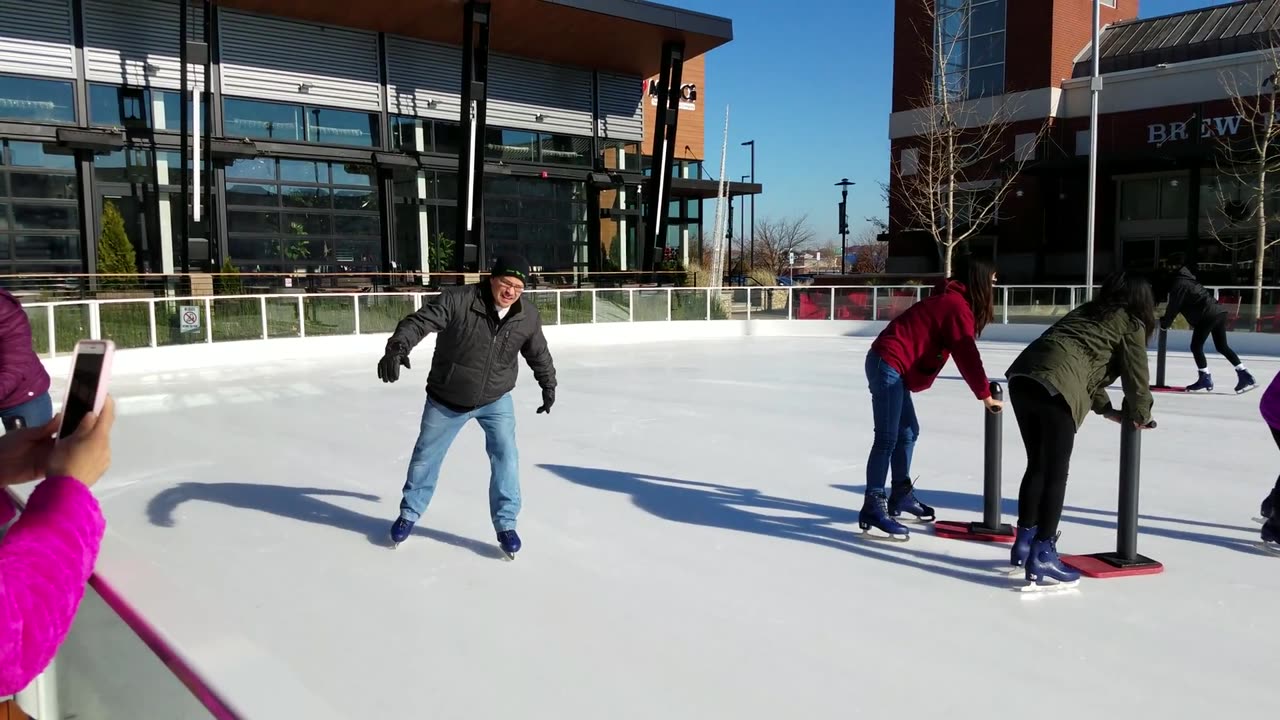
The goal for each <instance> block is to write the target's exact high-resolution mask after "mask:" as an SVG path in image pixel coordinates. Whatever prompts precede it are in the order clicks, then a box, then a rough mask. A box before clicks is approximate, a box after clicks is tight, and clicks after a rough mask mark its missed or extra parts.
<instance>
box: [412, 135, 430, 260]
mask: <svg viewBox="0 0 1280 720" xmlns="http://www.w3.org/2000/svg"><path fill="white" fill-rule="evenodd" d="M413 144H414V146H415V147H416V148H417V149H418V151H419V152H423V151H425V150H426V149H427V131H426V123H424V122H423V121H422V120H420V119H419V120H414V121H413ZM417 184H418V188H417V190H418V200H419V201H422V200H426V199H427V174H426V172H424V171H422V170H419V171H418V183H417ZM431 230H432V228H430V227H428V222H427V206H426V205H421V204H420V205H418V258H419V263H420V265H421V267H419V268H418V269H419V270H421V271H422V284H423V285H426V284H427V280H428V276H429V274H430V273H431Z"/></svg>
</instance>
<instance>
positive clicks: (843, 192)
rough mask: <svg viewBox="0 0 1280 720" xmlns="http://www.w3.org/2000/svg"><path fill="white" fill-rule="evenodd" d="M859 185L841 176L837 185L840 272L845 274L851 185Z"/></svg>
mask: <svg viewBox="0 0 1280 720" xmlns="http://www.w3.org/2000/svg"><path fill="white" fill-rule="evenodd" d="M850 185H857V183H855V182H853V181H851V180H849V178H840V182H838V183H836V187H838V188H840V221H839V222H840V274H841V275H844V274H845V264H844V258H845V254H846V250H845V248H847V247H848V244H849V243H848V240H849V214H848V208H849V186H850Z"/></svg>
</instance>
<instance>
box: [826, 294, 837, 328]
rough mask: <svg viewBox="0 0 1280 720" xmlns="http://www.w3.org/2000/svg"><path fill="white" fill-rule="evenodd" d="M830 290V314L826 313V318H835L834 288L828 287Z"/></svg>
mask: <svg viewBox="0 0 1280 720" xmlns="http://www.w3.org/2000/svg"><path fill="white" fill-rule="evenodd" d="M830 290H831V312H830V314H828V315H827V319H828V320H835V319H836V289H835V288H834V287H832V288H830Z"/></svg>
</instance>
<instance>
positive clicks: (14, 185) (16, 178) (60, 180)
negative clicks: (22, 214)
mask: <svg viewBox="0 0 1280 720" xmlns="http://www.w3.org/2000/svg"><path fill="white" fill-rule="evenodd" d="M9 185H10V193H11V195H12V196H13V197H15V198H47V199H50V200H74V199H76V198H77V197H79V194H78V193H77V191H76V177H75V176H74V175H50V174H47V173H29V172H16V171H15V172H11V173H9Z"/></svg>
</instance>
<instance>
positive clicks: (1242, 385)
mask: <svg viewBox="0 0 1280 720" xmlns="http://www.w3.org/2000/svg"><path fill="white" fill-rule="evenodd" d="M1236 377H1237V378H1239V379H1238V380H1237V381H1236V394H1237V395H1239V394H1241V393H1247V392H1249V391H1250V390H1256V389H1257V387H1258V383H1257V381H1256V380H1254V379H1253V374H1252V373H1250V372H1249V371H1248V370H1236Z"/></svg>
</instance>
